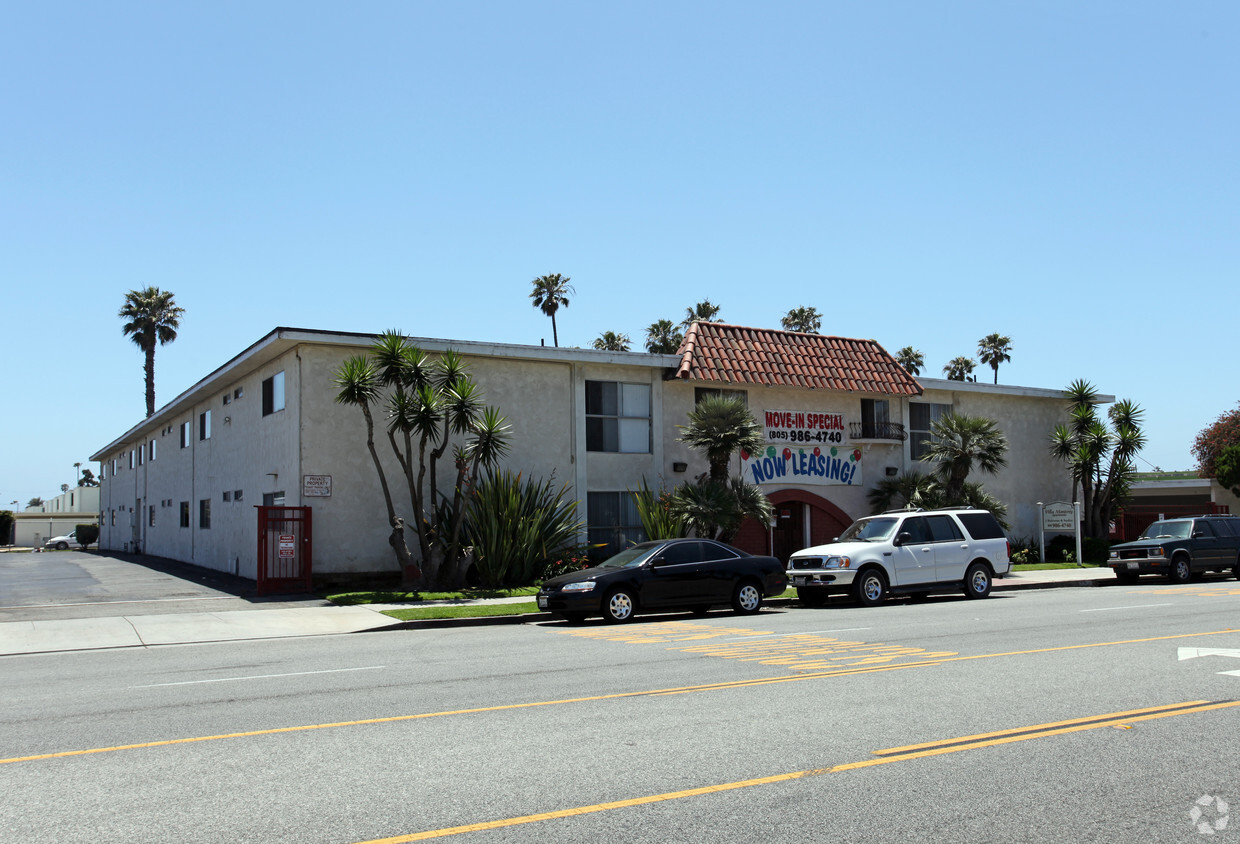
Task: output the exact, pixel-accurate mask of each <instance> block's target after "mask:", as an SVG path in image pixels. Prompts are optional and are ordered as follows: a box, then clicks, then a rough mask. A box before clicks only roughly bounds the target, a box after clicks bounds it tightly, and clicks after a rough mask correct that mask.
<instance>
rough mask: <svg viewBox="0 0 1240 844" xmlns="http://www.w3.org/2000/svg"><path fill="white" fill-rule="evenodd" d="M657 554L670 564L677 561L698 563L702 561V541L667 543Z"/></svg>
mask: <svg viewBox="0 0 1240 844" xmlns="http://www.w3.org/2000/svg"><path fill="white" fill-rule="evenodd" d="M659 556H660V557H662V558H663V562H665V563H669V564H672V565H675V564H677V563H700V562H702V543H700V542H677V543H676V544H675V545H669V546H667V547H666V548H664V549H663V551H662V553H660V555H659Z"/></svg>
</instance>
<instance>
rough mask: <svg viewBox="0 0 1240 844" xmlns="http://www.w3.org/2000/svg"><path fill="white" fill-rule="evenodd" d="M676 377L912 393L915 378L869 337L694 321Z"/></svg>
mask: <svg viewBox="0 0 1240 844" xmlns="http://www.w3.org/2000/svg"><path fill="white" fill-rule="evenodd" d="M678 353H679V354H680V356H681V362H680V367H679V368H678V369H677V370H676V377H677V378H681V379H684V380H687V381H714V382H719V383H724V384H761V385H764V386H768V387H770V386H781V387H805V388H808V389H811V390H844V391H847V392H851V393H875V394H880V395H891V396H918V395H921V393H922V388H921V384H919V383H917V379H915V378H914V377H913V376H911V375H909V374H908V373H907V372H905V371H904V368H903V367H901V366H900V364H898V363H896V359H895V358H893V357H892V356H891V355H890V354H888V353H887V350H886V349H884V348H883V347H882V346H880V345H879V344H878V343H876V342H875V341H873V340H850V339H848V338H847V337H824V336H823V335H821V334H801V333H800V332H796V331H772V330H769V329H765V328H746V327H745V326H743V325H724V324H723V323H718V322H695V323H693V324H692V325H691V326H689V330H688V331H686V332H685V340H684V342H683V343H682V344H681V345H680V349H679V351H678Z"/></svg>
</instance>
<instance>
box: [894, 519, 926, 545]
mask: <svg viewBox="0 0 1240 844" xmlns="http://www.w3.org/2000/svg"><path fill="white" fill-rule="evenodd" d="M900 533H907V534H909V535H910V536H911V537H912V538H911V539H910V540H909V541H910V542H930V541H931V536H932V535H931V533H930V526H929V525H928V524H926V520H925V519H923V518H922V517H921V516H916V517H914V518H912V519H905V520H904V524H903V525H901V527H900Z"/></svg>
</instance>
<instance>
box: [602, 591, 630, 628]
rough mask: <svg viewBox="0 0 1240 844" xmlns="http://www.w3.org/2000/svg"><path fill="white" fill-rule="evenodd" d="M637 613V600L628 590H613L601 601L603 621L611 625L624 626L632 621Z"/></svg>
mask: <svg viewBox="0 0 1240 844" xmlns="http://www.w3.org/2000/svg"><path fill="white" fill-rule="evenodd" d="M636 611H637V599H636V598H634V597H633V593H632V592H631V591H629V589H627V588H624V587H621V588H620V589H613V590H612V591H611V592H609V593H608V595H607V597H606V598H605V599H604V600H603V620H604V621H608V622H611V623H612V624H624V623H625V622H626V621H632V620H633V613H635V612H636Z"/></svg>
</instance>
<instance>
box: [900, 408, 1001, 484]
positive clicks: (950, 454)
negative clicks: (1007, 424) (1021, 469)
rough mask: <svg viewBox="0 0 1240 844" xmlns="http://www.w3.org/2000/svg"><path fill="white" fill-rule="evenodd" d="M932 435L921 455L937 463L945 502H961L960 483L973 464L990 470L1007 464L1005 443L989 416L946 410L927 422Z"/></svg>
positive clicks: (982, 469)
mask: <svg viewBox="0 0 1240 844" xmlns="http://www.w3.org/2000/svg"><path fill="white" fill-rule="evenodd" d="M930 433H931V434H932V435H933V437H932V438H931V439H930V440H929V441H928V442H927V443H926V453H925V454H924V455H922V457H921V459H922V460H923V461H925V462H927V463H929V462H937V463H939V464H940V465H939V469H938V472H939V477H940V478H941V480H942V482H943V497H944V499H945V500H946V503H947V504H949V505H951V504H961V503H963V500H964V484H965V481H966V480H967V479H968V477H969V473H970V472H972V471H973V468H974V467H975V466H976V467H977V468H978V469H980V470H981V471H983V472H987V473H989V474H994V473H995V472H997V471H998V470H999V469H1001V468H1003V467H1004V466H1006V465H1007V457H1005V456H1004V455H1006V454H1007V450H1008V443H1007V438H1006V437H1004V436H1003V432H1002V431H1000V430H999V427H998V425H996V424H995V422H994V420H993V419H985V418H983V417H980V416H968V415H965V414H963V413H948V414H946V415H945V416H943V417H942V418H940V419H939V420H937V421H936V422H932V423H931V425H930Z"/></svg>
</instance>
